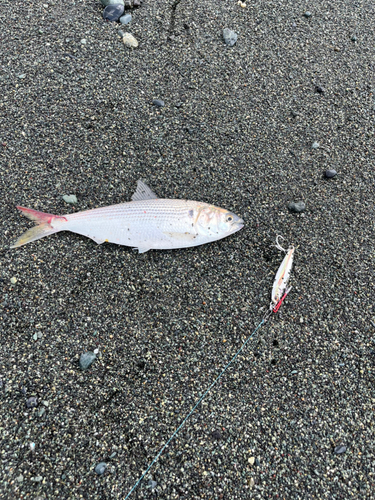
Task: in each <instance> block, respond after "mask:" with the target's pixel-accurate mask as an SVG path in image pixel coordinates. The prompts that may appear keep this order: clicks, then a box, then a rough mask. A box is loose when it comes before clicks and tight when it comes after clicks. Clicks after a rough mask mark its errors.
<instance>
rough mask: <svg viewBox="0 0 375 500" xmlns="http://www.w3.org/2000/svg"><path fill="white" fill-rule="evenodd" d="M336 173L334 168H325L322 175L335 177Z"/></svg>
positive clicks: (330, 177) (328, 177)
mask: <svg viewBox="0 0 375 500" xmlns="http://www.w3.org/2000/svg"><path fill="white" fill-rule="evenodd" d="M335 175H337V172H336V170H326V171H325V172H324V176H325V177H327V179H332V177H335Z"/></svg>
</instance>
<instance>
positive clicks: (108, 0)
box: [100, 0, 125, 7]
mask: <svg viewBox="0 0 375 500" xmlns="http://www.w3.org/2000/svg"><path fill="white" fill-rule="evenodd" d="M100 2H101V4H102V5H103V7H107V5H125V3H124V0H100Z"/></svg>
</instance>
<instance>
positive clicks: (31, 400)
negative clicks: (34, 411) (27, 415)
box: [26, 396, 38, 408]
mask: <svg viewBox="0 0 375 500" xmlns="http://www.w3.org/2000/svg"><path fill="white" fill-rule="evenodd" d="M26 406H27V407H28V408H35V407H36V406H38V400H37V398H36V397H35V396H31V398H29V399H27V400H26Z"/></svg>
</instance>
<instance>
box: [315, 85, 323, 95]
mask: <svg viewBox="0 0 375 500" xmlns="http://www.w3.org/2000/svg"><path fill="white" fill-rule="evenodd" d="M315 90H316V92H318V94H324V92H325V89H324V88H323V87H321V86H320V85H315Z"/></svg>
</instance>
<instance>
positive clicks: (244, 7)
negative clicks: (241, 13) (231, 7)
mask: <svg viewBox="0 0 375 500" xmlns="http://www.w3.org/2000/svg"><path fill="white" fill-rule="evenodd" d="M237 5H239V6H240V7H242V8H243V9H246V3H245V2H241V0H238V2H237Z"/></svg>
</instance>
